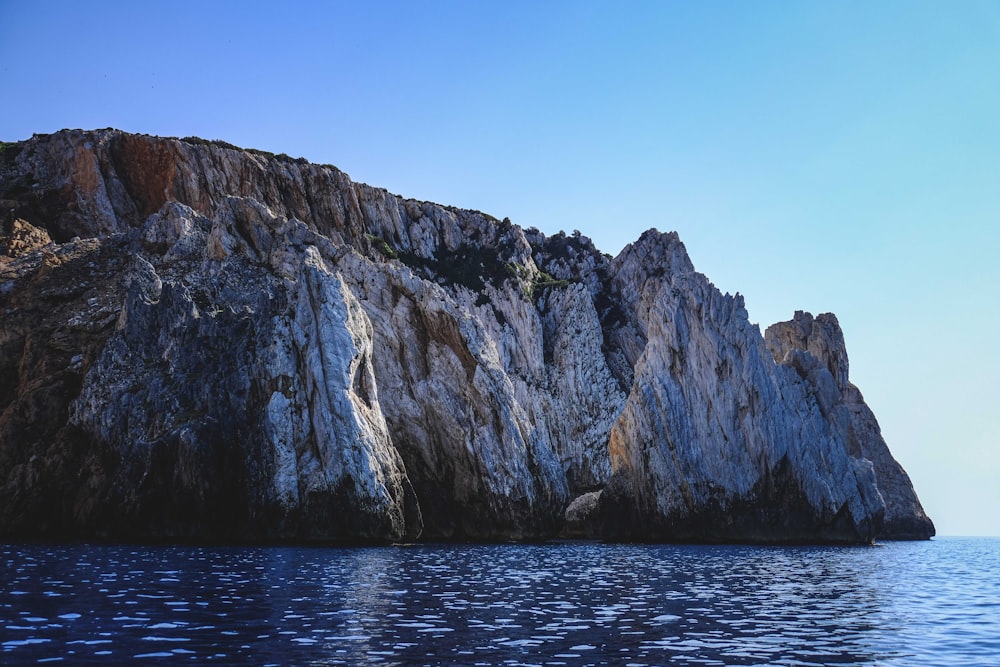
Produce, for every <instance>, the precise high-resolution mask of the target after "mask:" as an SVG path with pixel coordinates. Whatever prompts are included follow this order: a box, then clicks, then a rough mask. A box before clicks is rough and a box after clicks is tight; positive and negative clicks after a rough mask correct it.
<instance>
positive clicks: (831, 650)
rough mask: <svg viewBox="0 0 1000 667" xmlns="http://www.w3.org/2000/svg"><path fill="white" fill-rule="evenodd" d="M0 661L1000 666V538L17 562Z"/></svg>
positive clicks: (78, 552)
mask: <svg viewBox="0 0 1000 667" xmlns="http://www.w3.org/2000/svg"><path fill="white" fill-rule="evenodd" d="M0 645H2V653H0V663H3V664H5V665H7V664H35V663H36V662H40V661H62V662H64V664H132V663H136V662H138V663H180V662H184V663H188V664H202V663H212V664H281V665H289V664H294V665H306V664H324V665H325V664H359V663H366V664H369V663H370V664H381V665H422V664H427V665H439V664H442V665H447V664H469V665H473V664H487V665H494V664H512V665H514V664H516V665H588V664H607V665H629V664H632V665H665V664H671V665H672V664H681V665H687V664H698V665H760V664H780V665H870V664H878V665H927V664H933V665H996V664H1000V539H992V538H968V539H966V538H940V539H937V540H934V541H931V542H902V543H888V544H885V545H879V546H875V547H860V548H859V547H855V548H844V547H747V546H670V545H601V544H549V545H415V546H406V547H370V548H351V549H333V548H308V547H261V548H256V547H239V548H237V547H232V548H215V547H212V548H207V547H206V548H199V547H148V546H147V547H131V546H87V545H66V546H59V545H6V546H2V547H0Z"/></svg>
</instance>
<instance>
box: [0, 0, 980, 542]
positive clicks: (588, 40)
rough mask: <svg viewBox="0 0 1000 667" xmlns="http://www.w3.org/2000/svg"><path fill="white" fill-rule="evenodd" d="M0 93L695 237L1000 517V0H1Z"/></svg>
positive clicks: (753, 306)
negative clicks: (826, 342)
mask: <svg viewBox="0 0 1000 667" xmlns="http://www.w3.org/2000/svg"><path fill="white" fill-rule="evenodd" d="M154 5H155V6H154ZM0 91H2V93H3V97H2V103H0V139H3V140H8V141H9V140H14V139H22V138H26V137H28V136H30V135H31V134H32V133H34V132H51V131H55V130H58V129H60V128H64V127H81V128H100V127H117V128H120V129H124V130H129V131H133V132H145V133H149V134H160V135H174V136H186V135H198V136H201V137H205V138H213V139H224V140H226V141H229V142H232V143H235V144H238V145H243V146H250V147H255V148H262V149H266V150H270V151H274V152H284V153H288V154H291V155H295V156H303V157H306V158H308V159H310V160H312V161H316V162H325V163H331V164H335V165H337V166H339V167H340V168H342V169H344V170H345V171H347V172H348V173H349V174H350V175H351V176H352V177H353V178H354V179H355V180H358V181H364V182H368V183H371V184H374V185H379V186H384V187H386V188H388V189H389V190H391V191H393V192H397V193H400V194H402V195H405V196H412V197H417V198H420V199H428V200H432V201H437V202H441V203H446V204H452V205H457V206H463V207H469V208H476V209H480V210H483V211H486V212H489V213H492V214H493V215H496V216H499V217H504V216H509V217H510V218H511V220H513V221H514V222H516V223H518V224H521V225H522V226H536V227H539V228H540V229H542V230H543V231H546V232H550V233H551V232H556V231H558V230H560V229H566V230H573V229H578V230H580V231H581V232H583V233H584V234H586V235H588V236H591V237H592V238H593V239H594V240H595V242H596V243H597V244H598V246H599V247H600V248H602V249H603V250H606V251H608V252H612V253H615V252H617V251H618V250H619V249H620V248H621V247H622V246H623V245H625V244H626V243H628V242H630V241H632V240H634V239H635V238H636V237H637V236H638V235H639V234H640V233H641V232H642V231H643V230H644V229H647V228H649V227H657V228H659V229H661V230H664V231H666V230H677V231H678V232H679V233H680V235H681V238H682V239H683V240H684V241H685V243H686V244H687V247H688V251H689V253H690V254H691V257H692V259H693V261H694V263H695V265H696V266H697V267H698V269H699V270H700V271H702V272H704V273H705V274H707V275H708V276H709V278H711V279H712V280H713V281H714V282H715V284H716V285H717V286H718V287H719V288H720V289H722V290H723V291H728V292H737V291H738V292H740V293H741V294H743V295H744V296H745V297H746V303H747V307H748V309H749V311H750V316H751V319H752V320H753V321H755V322H759V323H760V324H761V327H762V328H764V327H766V326H767V325H768V324H770V323H771V322H774V321H776V320H781V319H788V318H789V317H791V315H792V313H793V312H794V311H795V310H796V309H802V310H808V311H811V312H813V313H814V314H815V313H819V312H826V311H833V312H835V313H836V314H837V316H838V317H839V318H840V322H841V324H842V326H843V328H844V330H845V336H846V338H847V343H848V352H849V354H850V356H851V377H852V380H853V381H854V382H855V384H857V385H858V386H859V387H860V388H861V390H862V392H864V394H865V396H866V398H867V399H868V401H869V403H870V404H871V406H872V408H873V409H874V411H875V413H876V415H877V416H878V417H879V420H880V421H881V424H882V428H883V433H884V435H885V436H886V438H887V440H888V441H889V444H890V447H891V448H892V450H893V452H894V453H895V455H896V456H897V458H898V459H899V460H900V461H901V462H902V463H903V465H904V466H905V467H906V468H907V470H908V471H909V472H910V474H911V476H912V478H913V480H914V482H915V484H916V487H917V491H918V493H919V495H920V497H921V499H922V500H923V502H924V505H925V507H926V509H927V511H928V512H929V513H930V515H931V517H932V518H933V519H934V520H935V521H936V522H937V525H938V529H939V532H940V533H941V534H952V535H954V534H991V535H1000V511H998V510H1000V448H998V445H1000V428H998V424H1000V419H998V417H1000V408H998V406H997V404H998V398H1000V392H998V389H997V387H998V386H1000V385H998V378H1000V354H998V352H997V349H998V342H997V334H998V331H1000V289H998V288H1000V261H998V259H997V254H998V252H1000V2H976V1H973V0H962V1H961V2H942V1H934V2H919V1H912V2H911V1H907V2H894V1H891V0H882V1H880V2H876V3H870V2H840V1H837V2H833V1H831V2H811V1H810V2H655V3H654V2H645V3H644V2H631V3H611V2H607V3H594V2H547V3H545V2H543V3H535V2H509V1H508V2H502V3H500V2H496V3H486V2H438V3H429V2H398V3H387V2H342V3H326V2H324V3H315V4H293V3H274V2H269V3H252V2H250V3H248V2H241V3H235V2H233V3H213V2H197V3H190V2H170V3H139V2H129V3H111V2H108V3H79V2H60V3H56V2H44V1H38V2H31V3H27V2H20V3H15V2H12V1H10V0H0Z"/></svg>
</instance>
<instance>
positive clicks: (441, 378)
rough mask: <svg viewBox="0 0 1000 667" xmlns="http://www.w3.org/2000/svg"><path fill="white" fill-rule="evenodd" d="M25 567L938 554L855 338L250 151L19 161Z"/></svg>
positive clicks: (679, 254) (17, 463)
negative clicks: (61, 556) (386, 553)
mask: <svg viewBox="0 0 1000 667" xmlns="http://www.w3.org/2000/svg"><path fill="white" fill-rule="evenodd" d="M0 223H2V228H0V315H2V319H0V536H3V537H5V538H54V539H66V538H81V539H113V540H125V539H139V540H177V539H184V540H223V541H274V540H306V541H312V540H315V541H323V542H333V543H348V542H398V541H408V540H414V539H418V538H422V539H445V540H447V539H456V540H510V539H515V540H531V539H545V538H548V537H553V536H556V535H559V534H564V535H578V536H586V537H601V538H605V539H620V540H651V541H747V542H762V543H770V542H833V543H859V542H860V543H865V542H870V541H872V540H873V539H875V538H876V537H879V536H883V537H890V538H891V537H897V538H926V537H929V536H930V535H932V534H933V525H932V524H931V523H930V520H929V519H927V517H926V515H925V514H924V513H923V510H922V508H921V507H920V504H919V501H918V500H917V498H916V495H915V494H914V492H913V489H912V485H911V484H910V482H909V479H908V478H907V477H906V474H905V472H903V470H902V468H901V467H900V466H899V464H898V463H896V462H895V460H894V459H892V456H891V455H890V454H889V450H888V448H887V447H886V445H885V442H884V441H883V440H882V439H881V436H880V434H879V431H878V424H877V422H876V421H875V418H874V416H873V415H872V414H871V411H870V410H868V408H867V406H866V405H865V404H864V401H863V399H862V397H861V394H860V392H858V391H857V389H856V388H854V387H853V385H851V384H850V383H849V382H848V380H847V357H846V352H845V351H844V349H843V336H842V335H841V334H840V330H839V326H837V325H836V319H835V318H833V316H830V315H821V316H818V317H817V318H815V320H814V319H813V318H811V317H810V316H808V315H806V314H804V313H797V314H796V316H795V319H793V320H792V321H791V322H788V323H782V324H779V325H774V326H773V327H771V328H770V329H768V332H767V335H766V336H761V334H760V331H759V330H758V329H757V327H756V326H755V325H751V324H750V323H749V321H748V319H747V313H746V310H745V309H744V307H743V302H742V299H741V298H740V297H739V296H730V295H723V294H721V293H720V292H719V291H718V290H716V289H715V287H714V286H713V285H712V284H711V283H710V282H709V281H708V279H707V278H705V276H703V275H701V274H699V273H697V272H696V271H695V270H694V268H693V266H692V265H691V262H690V260H689V258H688V256H687V253H686V251H685V249H684V246H683V244H682V243H681V241H680V240H679V239H678V238H677V235H676V234H672V233H671V234H663V233H660V232H657V231H655V230H650V231H648V232H646V233H645V234H643V236H642V237H641V238H640V239H639V240H638V241H636V242H635V243H633V244H631V245H629V246H628V247H626V248H625V249H624V250H623V251H622V252H621V253H620V254H619V255H618V256H617V257H614V258H611V257H609V256H606V255H604V254H602V253H600V252H599V251H598V250H597V249H596V248H595V247H594V246H593V244H592V243H591V242H590V241H589V239H587V238H586V237H584V236H582V235H580V234H578V233H575V234H573V235H565V234H557V235H555V236H548V237H547V236H545V235H544V234H542V233H541V232H539V231H537V230H534V229H528V230H524V229H521V228H520V227H518V226H517V225H514V224H512V223H510V222H509V221H508V220H506V219H505V220H502V221H501V220H497V219H496V218H493V217H492V216H489V215H487V214H484V213H481V212H478V211H468V210H460V209H455V208H451V207H445V206H440V205H437V204H432V203H428V202H421V201H416V200H411V199H403V198H400V197H397V196H395V195H392V194H390V193H388V192H387V191H385V190H382V189H379V188H374V187H370V186H367V185H364V184H359V183H354V182H352V181H351V180H350V179H349V178H348V177H347V175H346V174H344V173H343V172H341V171H339V170H337V169H336V168H334V167H331V166H326V165H314V164H310V163H308V162H306V161H305V160H302V159H293V158H289V157H288V156H284V155H271V154H269V153H265V152H262V151H253V150H242V149H238V148H236V147H233V146H230V145H228V144H224V143H222V142H209V141H204V140H200V139H194V138H188V139H165V138H159V137H150V136H142V135H132V134H127V133H124V132H119V131H116V130H100V131H92V132H87V131H62V132H58V133H55V134H52V135H36V136H35V137H33V138H32V139H30V140H27V141H24V142H20V143H16V144H4V145H3V151H2V153H0Z"/></svg>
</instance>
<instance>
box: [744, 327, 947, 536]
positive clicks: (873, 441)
mask: <svg viewBox="0 0 1000 667" xmlns="http://www.w3.org/2000/svg"><path fill="white" fill-rule="evenodd" d="M764 339H765V341H766V342H767V347H768V349H769V350H770V351H771V354H772V355H773V356H774V360H775V361H776V362H778V363H780V364H783V365H785V366H789V367H791V368H793V369H795V372H796V373H797V374H798V375H799V377H801V378H802V379H803V380H805V381H806V382H807V383H808V385H809V391H810V392H811V393H812V394H813V396H814V397H815V399H816V403H817V404H818V405H819V406H820V410H821V412H822V413H823V416H824V417H825V418H826V420H827V421H828V422H829V423H830V424H831V426H832V427H834V428H835V429H837V430H838V431H839V432H840V433H841V437H842V438H843V440H844V442H845V444H846V446H847V448H848V452H849V453H851V454H852V455H853V456H861V457H864V458H865V459H867V460H869V461H871V462H872V464H873V466H874V469H875V476H876V478H877V480H878V487H879V490H880V491H881V493H882V497H883V498H884V499H885V524H884V526H883V528H882V532H881V534H880V536H881V537H883V538H886V539H902V540H918V539H928V538H930V537H932V536H933V535H934V533H935V530H934V524H933V522H931V520H930V518H928V516H927V515H926V514H925V513H924V509H923V507H922V506H921V505H920V501H919V500H918V499H917V494H916V493H915V492H914V490H913V484H912V483H911V482H910V478H909V476H908V475H907V474H906V471H905V470H903V467H902V466H901V465H899V463H898V462H897V461H896V459H894V458H893V456H892V454H891V453H890V452H889V447H888V445H886V442H885V440H884V439H883V438H882V431H881V429H880V428H879V425H878V421H877V420H876V419H875V415H874V414H873V413H872V411H871V410H870V409H869V408H868V405H867V404H866V403H865V401H864V397H862V395H861V392H860V391H859V390H858V388H857V387H855V386H854V385H853V384H851V382H850V380H849V379H848V371H849V364H848V360H847V348H846V346H845V345H844V334H843V332H842V331H841V329H840V323H839V322H838V321H837V317H836V316H835V315H833V314H832V313H825V314H821V315H817V316H816V317H815V318H813V317H812V315H810V314H809V313H805V312H802V311H798V312H796V313H795V316H794V317H793V318H792V319H791V320H789V321H787V322H778V323H777V324H772V325H771V326H770V327H768V328H767V330H766V331H765V332H764Z"/></svg>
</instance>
